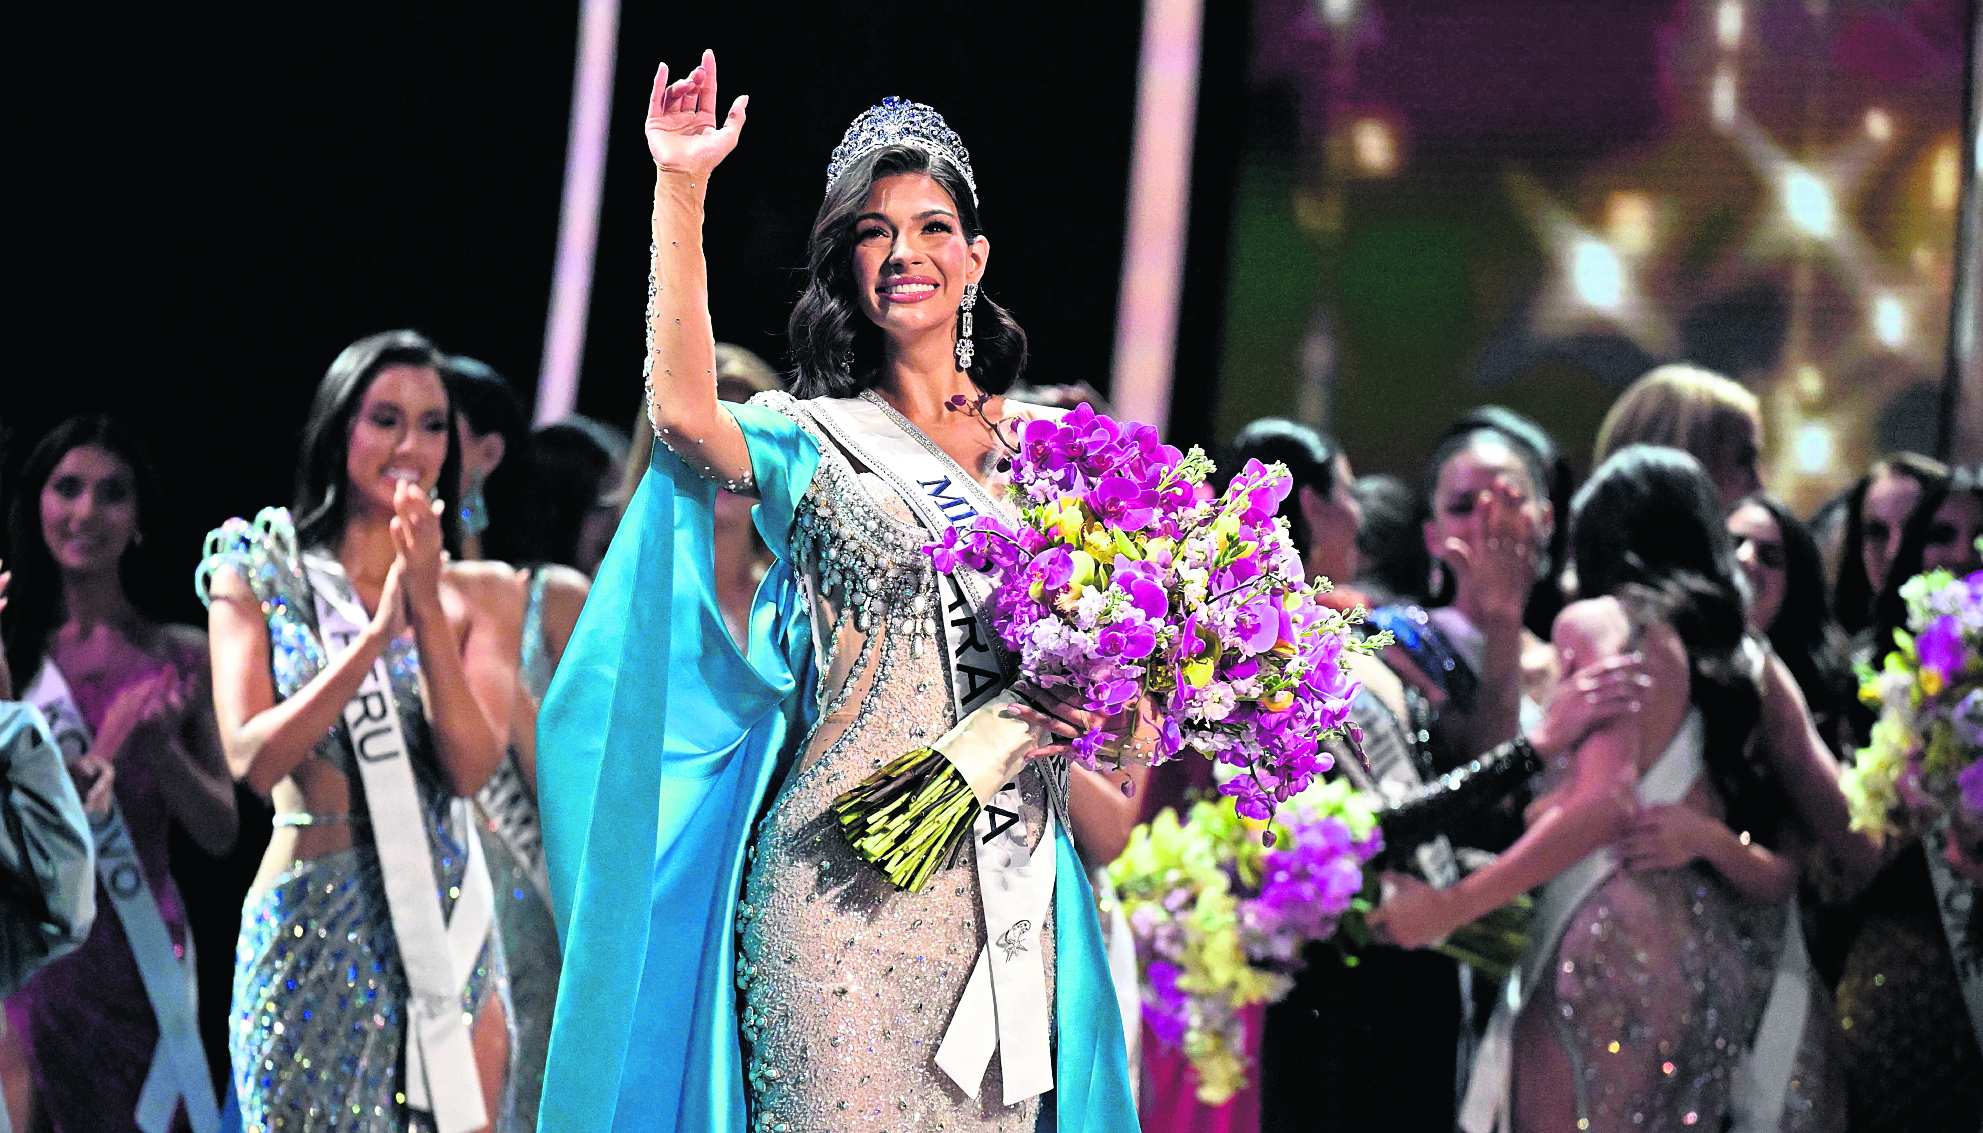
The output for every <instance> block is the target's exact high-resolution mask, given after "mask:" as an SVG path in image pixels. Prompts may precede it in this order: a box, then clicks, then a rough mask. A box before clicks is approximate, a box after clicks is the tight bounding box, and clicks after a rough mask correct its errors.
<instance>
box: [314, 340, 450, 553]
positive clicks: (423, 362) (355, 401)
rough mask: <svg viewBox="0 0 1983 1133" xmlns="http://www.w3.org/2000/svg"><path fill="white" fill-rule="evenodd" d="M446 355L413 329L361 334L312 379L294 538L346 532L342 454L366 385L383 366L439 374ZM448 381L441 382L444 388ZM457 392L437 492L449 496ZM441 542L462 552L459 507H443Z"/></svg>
mask: <svg viewBox="0 0 1983 1133" xmlns="http://www.w3.org/2000/svg"><path fill="white" fill-rule="evenodd" d="M447 365H448V359H447V356H446V355H444V354H442V353H441V351H440V348H439V347H436V346H435V345H434V344H433V343H432V342H429V341H428V340H427V337H426V336H425V335H423V334H421V333H420V332H418V331H411V330H389V331H386V332H384V333H382V334H374V335H368V336H366V337H365V338H361V339H359V340H358V341H357V342H354V343H352V344H351V345H350V346H347V347H345V348H344V350H343V351H342V352H340V353H339V354H338V356H337V357H336V358H335V359H334V360H333V361H332V362H331V364H330V369H328V370H325V371H324V376H323V380H322V381H320V382H318V383H317V396H316V397H315V398H313V399H312V400H311V402H310V416H309V419H308V420H307V421H305V422H304V425H303V446H302V452H301V454H300V455H299V456H298V457H297V461H296V503H295V505H294V507H293V511H294V514H295V517H296V541H297V543H298V544H299V545H300V546H303V547H321V546H329V545H331V544H332V543H333V542H334V541H335V540H336V539H337V537H338V536H339V535H340V534H341V533H342V532H343V531H344V521H345V492H346V488H347V485H348V476H347V473H346V472H345V467H344V466H345V459H346V458H347V457H348V456H349V455H350V453H351V425H352V421H353V419H354V418H356V417H357V416H358V407H359V406H360V405H362V404H363V403H364V401H365V391H366V390H368V389H371V388H372V381H373V379H375V378H377V377H378V376H379V372H380V371H381V370H385V369H387V368H389V367H392V366H418V367H420V368H422V369H428V370H432V371H434V373H435V374H437V375H441V374H445V373H446V372H447ZM447 387H448V383H447V381H446V380H445V379H443V380H442V382H441V388H442V389H443V390H446V389H447ZM454 415H455V410H454V396H453V393H452V392H450V393H449V394H448V455H447V457H446V459H444V460H443V461H442V462H441V478H440V480H438V481H437V482H436V483H435V485H434V491H435V494H436V495H452V494H453V493H454V490H455V485H456V484H457V483H459V482H460V479H461V448H460V445H459V444H458V443H457V441H456V437H455V431H454V427H455V419H454ZM441 540H442V543H443V544H444V545H445V546H446V547H447V549H448V553H449V554H452V555H460V554H461V520H460V516H459V515H457V514H456V509H454V508H452V507H447V508H443V509H441Z"/></svg>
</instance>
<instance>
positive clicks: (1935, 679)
mask: <svg viewBox="0 0 1983 1133" xmlns="http://www.w3.org/2000/svg"><path fill="white" fill-rule="evenodd" d="M1914 680H1915V683H1916V684H1917V685H1919V686H1920V688H1921V695H1922V696H1929V697H1933V696H1940V695H1941V694H1942V674H1941V672H1940V670H1937V669H1923V670H1921V672H1920V673H1918V674H1916V675H1915V678H1914Z"/></svg>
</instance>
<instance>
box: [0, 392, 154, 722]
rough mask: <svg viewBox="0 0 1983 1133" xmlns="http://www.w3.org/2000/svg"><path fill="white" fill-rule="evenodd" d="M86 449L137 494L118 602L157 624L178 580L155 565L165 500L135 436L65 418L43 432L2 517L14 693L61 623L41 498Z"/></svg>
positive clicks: (105, 424)
mask: <svg viewBox="0 0 1983 1133" xmlns="http://www.w3.org/2000/svg"><path fill="white" fill-rule="evenodd" d="M90 445H94V446H96V447H97V448H101V449H104V450H106V451H108V452H111V453H114V454H115V455H116V456H117V458H118V459H119V460H122V461H123V462H124V463H125V464H127V465H129V466H130V468H131V480H132V483H133V485H134V486H135V488H136V491H137V502H138V519H137V528H136V531H135V534H136V538H134V539H133V540H132V542H131V545H130V546H128V547H126V548H124V554H123V557H122V558H120V559H118V560H117V580H118V583H119V584H120V585H121V586H122V587H123V588H124V595H125V597H127V598H129V599H130V601H131V605H133V606H134V607H136V608H137V610H138V612H139V613H141V614H143V615H145V616H146V617H148V618H151V619H153V620H154V621H156V620H162V615H163V611H164V610H165V608H166V587H167V586H168V585H169V580H170V579H171V578H173V577H178V578H184V576H183V575H178V574H176V572H174V571H173V570H172V568H170V567H168V566H166V565H164V564H162V563H161V562H160V561H159V559H160V555H159V548H158V539H157V538H154V537H153V536H154V535H155V534H156V533H157V532H159V531H160V530H162V527H163V525H162V523H161V519H162V510H163V508H164V503H165V494H164V492H163V491H162V490H161V489H160V487H159V479H158V472H157V470H156V469H155V467H154V466H153V464H152V460H151V452H150V450H149V449H148V448H147V447H146V445H145V442H144V439H143V438H142V437H141V436H140V435H139V434H138V431H137V430H136V429H134V428H132V427H131V426H129V425H126V424H124V423H123V422H122V421H118V420H116V419H114V418H111V417H106V416H103V415H102V414H91V415H87V416H82V417H71V418H69V419H68V420H67V421H64V422H62V423H61V424H60V425H57V426H55V428H53V429H51V430H49V433H48V435H47V436H45V437H43V438H41V443H40V444H37V445H35V446H34V450H33V451H32V452H30V453H28V457H27V460H26V461H25V462H24V463H23V464H22V466H21V475H20V477H19V478H18V479H17V480H15V481H14V496H13V501H12V503H11V505H10V506H9V507H8V509H7V541H8V544H9V547H10V551H11V553H10V554H9V555H8V557H7V569H8V570H9V571H12V572H13V575H14V581H13V582H12V584H10V585H9V586H8V588H7V615H6V624H5V629H4V637H5V640H6V649H7V667H8V669H9V670H11V671H12V672H13V675H14V691H15V693H16V694H17V695H18V694H19V692H20V690H22V689H24V688H26V687H27V684H28V682H29V681H30V680H33V679H34V674H35V670H36V669H39V668H40V667H41V655H42V652H43V651H44V650H45V649H46V648H47V645H48V635H49V634H50V633H52V632H54V630H55V628H56V627H57V626H58V625H60V624H61V623H62V619H63V617H64V616H65V615H64V611H63V609H62V573H61V568H59V567H57V566H56V565H55V556H54V555H52V554H50V553H49V550H48V543H47V541H46V540H44V539H43V538H42V537H41V491H42V489H43V488H45V487H47V485H48V478H49V476H50V475H52V474H53V473H54V471H55V466H56V465H58V464H60V463H62V458H63V457H64V456H67V455H68V454H69V452H70V450H72V449H79V448H83V447H85V446H90Z"/></svg>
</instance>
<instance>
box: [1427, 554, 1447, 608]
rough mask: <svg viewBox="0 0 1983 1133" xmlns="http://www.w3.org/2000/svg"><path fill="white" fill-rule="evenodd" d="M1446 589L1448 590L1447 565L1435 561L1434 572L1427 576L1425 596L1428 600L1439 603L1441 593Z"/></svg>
mask: <svg viewBox="0 0 1983 1133" xmlns="http://www.w3.org/2000/svg"><path fill="white" fill-rule="evenodd" d="M1444 589H1446V564H1445V563H1443V562H1440V561H1439V560H1438V559H1434V560H1432V570H1431V571H1430V572H1428V573H1427V574H1426V576H1425V596H1426V598H1427V599H1428V600H1430V601H1433V602H1437V601H1438V600H1439V592H1440V591H1442V590H1444Z"/></svg>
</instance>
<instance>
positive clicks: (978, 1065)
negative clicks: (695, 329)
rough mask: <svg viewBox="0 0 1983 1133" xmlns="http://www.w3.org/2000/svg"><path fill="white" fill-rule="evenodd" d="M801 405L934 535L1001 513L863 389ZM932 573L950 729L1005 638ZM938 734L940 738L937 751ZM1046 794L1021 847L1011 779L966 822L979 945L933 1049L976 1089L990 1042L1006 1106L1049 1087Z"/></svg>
mask: <svg viewBox="0 0 1983 1133" xmlns="http://www.w3.org/2000/svg"><path fill="white" fill-rule="evenodd" d="M800 404H802V405H803V406H804V407H805V408H806V410H807V412H808V413H810V414H811V416H812V418H813V419H814V420H815V421H817V422H818V423H819V424H820V426H821V427H822V428H823V429H825V430H826V432H827V434H828V435H829V436H830V437H832V438H833V440H834V442H835V443H837V444H838V445H839V446H840V447H841V448H843V449H845V450H846V451H847V452H849V453H851V454H853V456H854V457H855V458H856V459H858V460H859V461H860V462H861V464H862V465H864V466H865V467H866V468H867V469H868V470H870V471H872V472H874V473H875V474H876V475H878V476H880V477H881V478H882V480H883V481H885V482H886V483H887V484H888V486H889V487H890V488H892V489H894V491H895V493H896V495H898V496H900V497H901V499H902V501H903V502H904V503H905V504H906V505H908V507H909V508H910V510H911V511H913V512H914V513H915V515H916V518H917V520H918V522H920V523H921V524H922V526H923V528H924V530H926V531H928V532H929V534H930V537H931V538H932V539H935V538H937V537H939V536H941V535H942V533H943V532H944V531H945V530H946V529H948V528H950V527H953V526H958V527H961V526H963V525H965V524H968V523H969V522H971V521H972V520H973V519H976V518H977V517H978V516H980V515H992V516H996V515H998V514H999V509H998V507H997V505H996V504H995V503H994V502H993V501H992V498H991V496H990V495H989V494H988V493H986V491H985V490H984V488H983V487H982V486H980V485H979V484H978V482H977V481H976V480H974V479H972V478H971V476H970V475H969V474H967V473H966V472H965V471H964V469H963V468H961V467H960V466H959V465H958V464H957V462H956V461H955V460H953V459H952V458H951V457H950V455H949V454H948V453H945V452H944V451H943V450H942V449H941V448H939V447H937V445H936V444H935V443H933V442H932V441H931V440H930V439H929V438H928V437H926V436H924V435H923V434H922V432H921V430H919V429H917V428H916V427H915V426H914V425H913V424H911V423H910V422H909V421H908V420H907V419H906V418H904V417H903V416H902V415H901V414H899V413H897V412H896V411H895V410H894V409H893V408H892V407H890V406H889V405H888V403H887V402H885V401H883V400H882V399H881V398H880V397H879V396H877V395H875V394H874V393H873V392H872V391H869V392H867V393H864V394H863V395H862V396H860V397H858V398H815V399H813V400H810V401H805V402H801V403H800ZM937 578H938V579H939V583H938V585H939V586H941V587H942V588H943V593H942V595H941V606H942V611H941V617H942V619H943V630H944V631H943V633H942V634H940V635H939V640H941V641H942V642H943V647H944V662H945V664H946V666H947V668H948V670H949V674H950V690H951V698H952V706H953V708H954V709H955V710H956V719H957V721H958V728H957V729H953V731H952V733H951V736H955V735H957V733H958V732H959V731H961V730H963V729H964V727H965V722H966V721H967V720H968V719H969V718H970V717H971V716H972V714H974V713H977V712H980V711H981V710H986V711H991V712H996V711H998V708H996V707H994V705H995V703H996V702H997V701H998V700H999V698H1000V693H1002V692H1003V691H1004V689H1005V685H1006V681H1007V675H1008V674H1009V673H1010V672H1011V667H1010V662H1009V659H1008V658H1007V656H1006V650H1005V644H1004V642H1003V641H1001V640H1000V639H999V636H998V633H997V632H996V631H995V630H993V629H992V628H991V627H990V626H988V625H985V624H984V622H983V620H982V618H981V616H980V613H979V611H981V610H982V609H984V606H985V603H986V601H987V600H988V599H989V597H990V595H991V590H992V587H991V582H990V580H988V579H986V578H985V577H984V576H983V575H982V574H979V573H978V572H976V571H969V570H962V569H959V570H955V571H951V572H949V573H944V574H939V575H938V576H937ZM945 738H946V739H948V738H950V737H949V736H946V737H945ZM943 744H944V740H941V739H940V740H938V741H937V744H936V745H935V746H936V748H937V750H939V751H941V750H943ZM1043 778H1049V779H1050V778H1051V777H1050V776H1043ZM1047 793H1048V795H1049V796H1050V798H1051V801H1050V803H1049V808H1048V812H1047V828H1046V831H1045V834H1044V836H1043V837H1042V838H1041V839H1040V843H1039V845H1038V846H1037V847H1036V848H1035V849H1033V850H1032V851H1030V852H1029V851H1028V850H1027V848H1026V846H1027V841H1028V836H1027V835H1028V832H1027V830H1026V823H1025V820H1024V819H1023V818H1022V817H1021V813H1022V812H1021V809H1020V806H1019V791H1018V789H1017V787H1016V786H1014V785H1012V784H1011V783H1006V784H1004V785H1003V786H1002V787H1000V788H999V789H998V790H997V791H996V793H994V794H992V796H991V798H990V799H989V801H987V802H986V803H985V805H984V807H983V809H982V810H980V811H979V813H978V817H977V820H976V821H975V822H974V823H973V825H972V831H971V842H972V844H973V846H974V847H975V848H976V851H977V864H978V889H979V894H980V896H981V898H982V899H983V902H984V909H985V943H984V944H982V945H980V946H979V949H978V957H977V961H976V963H975V964H974V966H973V967H972V969H971V976H970V979H969V980H968V982H967V983H966V984H965V991H964V997H963V999H962V1000H961V1001H959V1003H958V1005H957V1010H956V1012H955V1013H954V1014H953V1015H952V1016H951V1017H950V1026H949V1027H948V1028H947V1029H946V1030H945V1031H944V1037H943V1042H942V1043H941V1044H940V1045H939V1047H938V1049H937V1055H936V1064H937V1066H938V1068H939V1069H941V1070H943V1072H944V1073H945V1074H947V1075H949V1076H950V1078H951V1079H952V1080H953V1081H955V1082H956V1083H957V1086H958V1088H959V1089H962V1090H963V1091H964V1092H965V1093H967V1094H969V1095H970V1096H971V1097H973V1098H975V1097H977V1096H978V1090H979V1088H980V1086H981V1085H982V1084H983V1081H984V1076H985V1071H986V1069H987V1068H988V1067H989V1066H990V1064H991V1056H992V1053H993V1051H995V1050H998V1051H1002V1052H1003V1053H1002V1055H1001V1058H1000V1067H1001V1071H1002V1074H1003V1078H1004V1084H1005V1089H1004V1097H1003V1098H1002V1101H1003V1102H1004V1104H1006V1105H1011V1104H1013V1103H1015V1102H1018V1101H1023V1100H1024V1099H1026V1098H1029V1097H1033V1096H1035V1095H1037V1094H1042V1093H1045V1092H1046V1091H1048V1090H1050V1089H1052V1088H1053V1048H1052V1020H1051V1018H1050V1013H1049V1011H1048V1009H1047V991H1046V972H1045V968H1044V966H1043V964H1042V962H1041V953H1040V944H1039V937H1040V932H1041V929H1042V927H1043V926H1044V924H1045V923H1046V913H1047V910H1048V908H1050V907H1051V905H1052V903H1053V888H1054V874H1055V870H1056V868H1057V865H1058V846H1057V841H1058V837H1057V834H1056V829H1055V818H1054V811H1055V809H1062V810H1064V809H1065V806H1064V799H1062V798H1061V797H1060V795H1059V793H1058V792H1057V791H1056V790H1055V784H1053V783H1051V782H1049V784H1048V792H1047ZM980 797H981V798H983V795H982V794H981V795H980Z"/></svg>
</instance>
